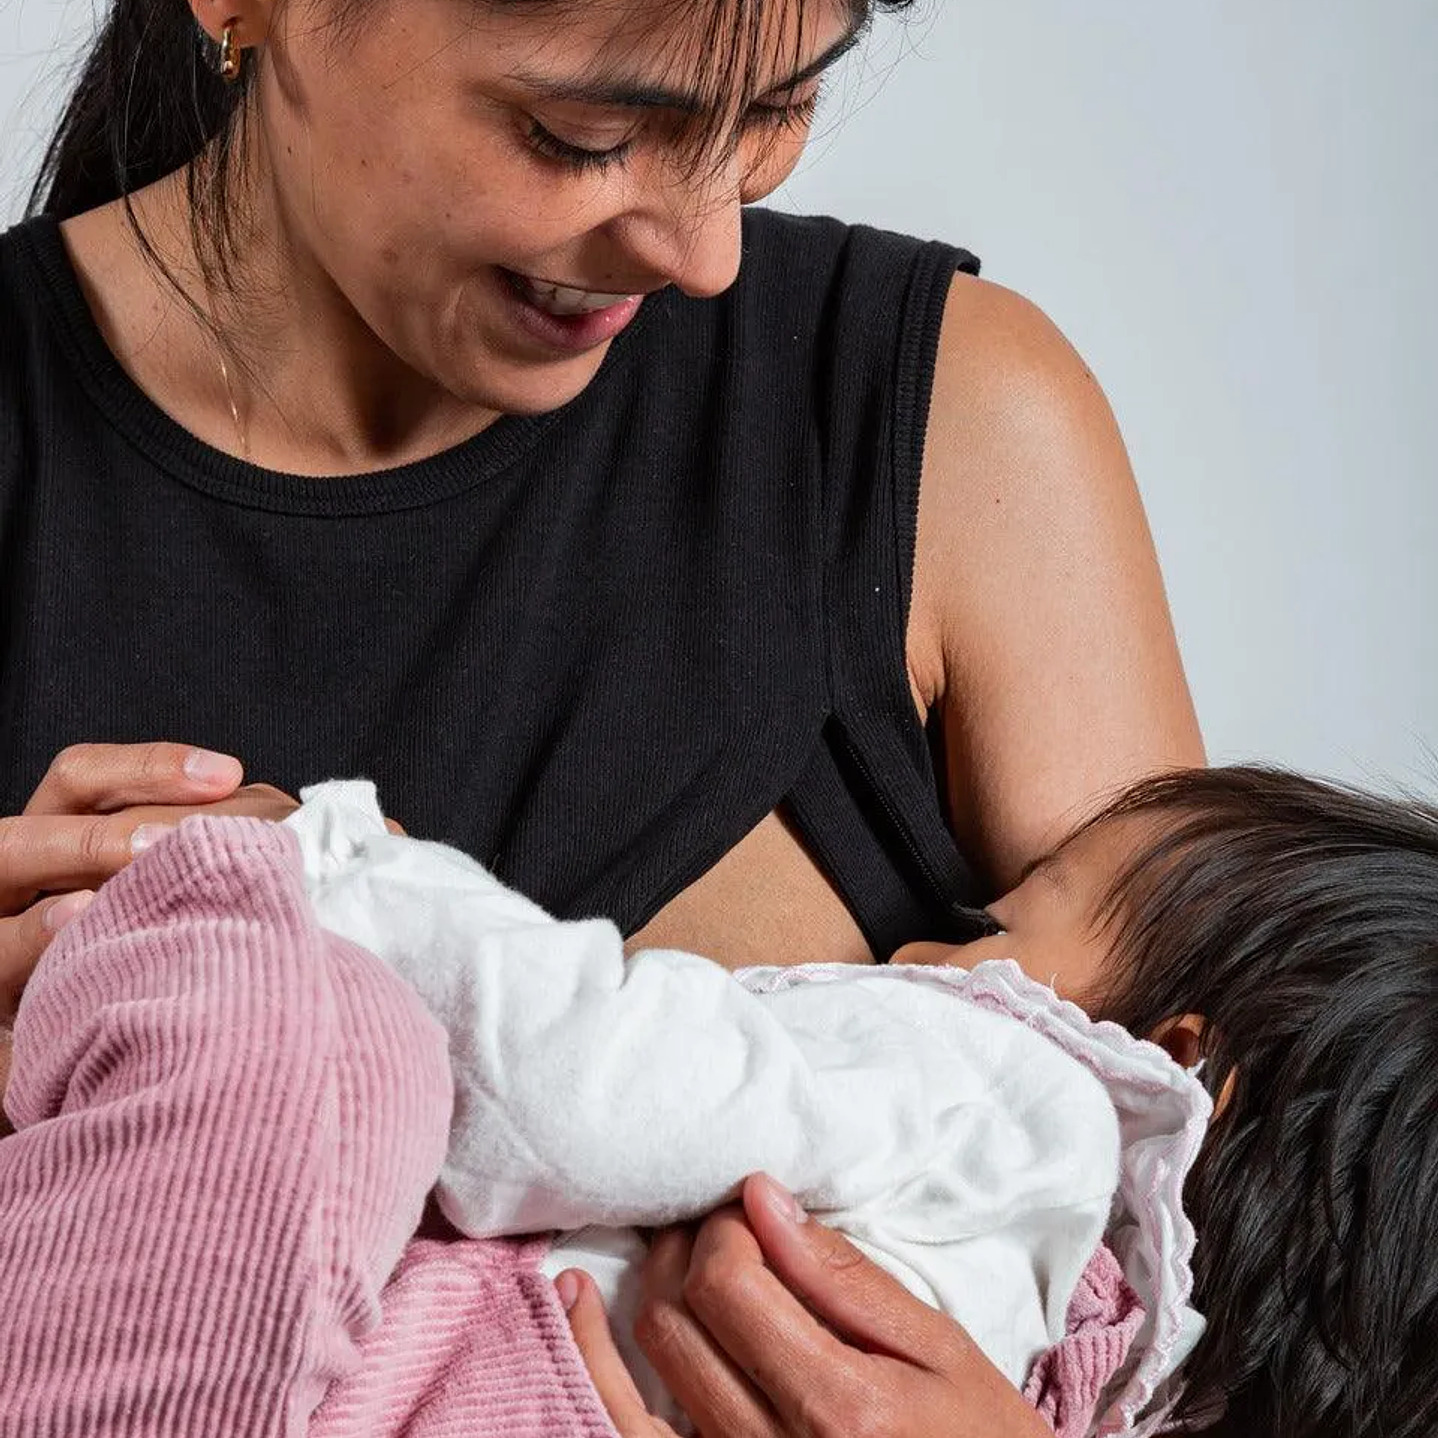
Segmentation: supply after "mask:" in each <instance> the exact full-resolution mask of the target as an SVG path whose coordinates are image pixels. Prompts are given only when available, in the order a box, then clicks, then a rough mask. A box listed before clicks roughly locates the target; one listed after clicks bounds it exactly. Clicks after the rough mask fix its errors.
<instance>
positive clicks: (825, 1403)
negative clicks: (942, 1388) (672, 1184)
mask: <svg viewBox="0 0 1438 1438" xmlns="http://www.w3.org/2000/svg"><path fill="white" fill-rule="evenodd" d="M814 1226H815V1227H818V1225H814ZM684 1302H685V1305H686V1308H687V1311H688V1312H689V1313H691V1314H692V1315H693V1317H694V1319H696V1320H698V1323H699V1324H700V1325H702V1328H701V1332H702V1334H703V1335H704V1336H705V1337H706V1338H708V1339H712V1341H713V1343H714V1344H715V1345H716V1346H717V1348H718V1350H719V1351H720V1353H721V1354H722V1355H723V1356H724V1357H725V1358H726V1359H727V1360H728V1361H729V1362H730V1363H731V1364H732V1366H733V1368H734V1369H736V1370H737V1371H738V1372H740V1373H742V1374H743V1375H744V1378H745V1380H746V1383H745V1388H746V1390H747V1394H746V1396H747V1397H748V1406H749V1407H750V1408H751V1409H752V1408H756V1407H758V1406H760V1405H762V1408H763V1410H764V1411H765V1412H766V1413H767V1414H769V1415H772V1416H771V1417H770V1418H769V1420H768V1422H769V1426H767V1427H765V1428H763V1429H759V1430H757V1431H759V1432H763V1433H766V1434H767V1433H771V1432H772V1433H778V1434H790V1433H804V1434H825V1435H827V1434H830V1433H833V1434H839V1433H843V1432H845V1431H847V1430H846V1427H845V1424H846V1421H847V1420H848V1418H849V1417H851V1416H852V1415H853V1414H854V1413H855V1411H856V1409H857V1407H858V1406H859V1405H861V1404H862V1402H863V1400H864V1388H865V1378H864V1375H862V1374H861V1373H860V1371H859V1365H858V1363H857V1362H856V1361H855V1360H857V1359H861V1358H862V1356H863V1355H862V1354H859V1353H857V1352H856V1351H855V1350H854V1349H852V1348H850V1347H849V1346H848V1345H847V1344H845V1343H843V1342H842V1341H840V1339H838V1338H837V1337H835V1335H834V1334H833V1333H832V1332H830V1331H829V1330H828V1329H827V1328H825V1327H824V1325H823V1324H822V1323H820V1322H819V1321H818V1320H817V1319H816V1318H815V1317H814V1315H813V1314H812V1313H810V1312H809V1310H808V1309H807V1308H805V1306H804V1305H803V1303H802V1302H801V1301H800V1300H799V1299H798V1298H796V1297H795V1296H794V1295H793V1294H792V1293H790V1292H789V1291H788V1289H786V1288H785V1286H784V1284H783V1283H782V1282H780V1280H779V1278H778V1277H777V1276H776V1275H775V1274H774V1273H773V1272H772V1271H771V1270H770V1269H769V1268H768V1267H767V1266H766V1264H765V1261H764V1255H763V1251H762V1249H761V1248H760V1246H759V1244H758V1243H757V1242H756V1241H755V1237H754V1234H753V1232H752V1231H751V1230H750V1227H749V1225H748V1223H747V1222H746V1221H745V1217H744V1214H743V1212H742V1211H741V1210H738V1209H726V1210H720V1211H719V1212H718V1213H717V1214H714V1215H713V1216H711V1217H710V1218H708V1219H706V1220H705V1222H704V1224H703V1225H702V1227H701V1228H700V1230H699V1233H698V1236H697V1237H696V1238H695V1240H694V1249H693V1252H692V1254H691V1255H690V1259H689V1267H688V1273H687V1275H686V1277H685V1280H684ZM686 1406H687V1405H686ZM743 1431H745V1432H746V1433H747V1431H748V1430H743Z"/></svg>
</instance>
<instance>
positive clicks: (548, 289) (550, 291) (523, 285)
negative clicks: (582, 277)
mask: <svg viewBox="0 0 1438 1438" xmlns="http://www.w3.org/2000/svg"><path fill="white" fill-rule="evenodd" d="M515 278H516V279H517V280H518V281H519V287H520V289H521V290H522V291H523V293H524V297H525V299H527V300H528V301H529V302H530V304H532V305H537V306H538V307H539V308H540V309H542V310H547V311H548V312H549V313H550V314H552V315H561V316H563V315H587V314H592V313H593V312H594V311H595V310H607V309H609V308H611V307H612V306H613V305H617V304H622V303H623V302H624V301H625V300H627V299H630V298H631V296H629V295H604V294H600V293H599V292H598V291H597V290H575V289H570V288H569V287H568V286H566V285H546V284H542V283H541V282H540V281H538V280H531V279H530V278H528V276H526V275H516V276H515Z"/></svg>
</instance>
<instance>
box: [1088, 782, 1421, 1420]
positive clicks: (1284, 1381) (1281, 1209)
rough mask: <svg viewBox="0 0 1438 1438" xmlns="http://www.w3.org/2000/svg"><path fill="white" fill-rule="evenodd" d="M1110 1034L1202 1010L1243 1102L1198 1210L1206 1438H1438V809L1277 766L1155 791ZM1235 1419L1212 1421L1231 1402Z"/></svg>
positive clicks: (1192, 1415)
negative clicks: (1115, 1027) (1118, 1027)
mask: <svg viewBox="0 0 1438 1438" xmlns="http://www.w3.org/2000/svg"><path fill="white" fill-rule="evenodd" d="M1118 817H1128V818H1131V819H1134V820H1136V821H1138V824H1139V829H1138V832H1139V833H1140V835H1144V834H1145V828H1144V821H1146V820H1149V819H1152V820H1156V821H1158V822H1157V823H1156V824H1155V825H1154V827H1153V829H1152V832H1151V833H1149V834H1148V835H1147V837H1143V838H1141V839H1140V845H1141V852H1140V853H1139V855H1138V857H1137V858H1136V859H1134V860H1133V861H1132V862H1130V863H1128V864H1127V865H1126V866H1125V868H1124V870H1123V872H1122V874H1121V875H1120V877H1119V879H1118V881H1117V883H1116V884H1115V885H1114V887H1113V889H1112V892H1111V893H1110V895H1109V896H1108V902H1107V904H1106V905H1105V906H1104V909H1103V911H1102V913H1101V914H1100V916H1099V922H1100V923H1102V924H1104V925H1105V926H1107V928H1108V931H1109V933H1110V934H1111V936H1112V939H1113V950H1112V955H1113V958H1112V968H1111V970H1110V980H1109V988H1108V990H1107V993H1106V995H1105V997H1104V999H1103V1001H1102V1002H1101V1003H1100V1004H1099V1005H1097V1012H1100V1013H1101V1014H1102V1015H1103V1016H1104V1017H1106V1018H1112V1019H1115V1020H1117V1021H1118V1022H1120V1023H1122V1024H1124V1026H1125V1027H1127V1028H1129V1029H1130V1030H1132V1031H1133V1032H1135V1033H1140V1034H1147V1033H1150V1032H1152V1031H1153V1030H1154V1029H1155V1028H1156V1027H1157V1026H1158V1025H1159V1024H1160V1023H1161V1022H1162V1021H1163V1020H1164V1019H1166V1018H1169V1017H1171V1016H1174V1015H1179V1014H1189V1013H1192V1014H1201V1015H1203V1016H1204V1017H1205V1018H1206V1019H1207V1021H1208V1022H1207V1025H1206V1027H1205V1029H1204V1035H1203V1039H1202V1042H1201V1052H1202V1057H1203V1069H1202V1078H1203V1081H1204V1083H1205V1085H1206V1086H1207V1088H1208V1090H1209V1092H1210V1093H1212V1094H1213V1095H1215V1096H1217V1095H1219V1094H1221V1093H1223V1091H1224V1090H1225V1088H1226V1087H1228V1086H1229V1085H1230V1083H1231V1092H1230V1093H1229V1095H1228V1100H1227V1103H1226V1105H1225V1106H1223V1107H1222V1111H1221V1113H1220V1114H1219V1116H1218V1117H1217V1118H1216V1119H1215V1121H1214V1124H1213V1126H1212V1127H1211V1129H1210V1132H1209V1136H1208V1139H1207V1141H1206V1143H1205V1146H1204V1149H1203V1151H1202V1153H1201V1155H1200V1158H1199V1161H1198V1163H1197V1165H1196V1166H1195V1169H1194V1172H1193V1173H1192V1175H1191V1176H1190V1178H1189V1181H1188V1184H1187V1188H1186V1193H1185V1199H1186V1204H1187V1207H1188V1210H1189V1213H1190V1215H1191V1216H1192V1218H1193V1221H1194V1225H1195V1228H1196V1229H1197V1232H1198V1246H1197V1251H1196V1254H1195V1263H1194V1284H1195V1297H1194V1302H1195V1305H1196V1306H1197V1307H1198V1308H1199V1310H1200V1311H1201V1312H1203V1313H1204V1315H1205V1316H1206V1318H1207V1320H1208V1329H1207V1332H1206V1333H1205V1335H1204V1337H1203V1339H1202V1340H1201V1341H1200V1343H1199V1345H1198V1347H1197V1349H1196V1350H1195V1351H1194V1353H1193V1355H1192V1357H1191V1358H1190V1359H1189V1361H1188V1363H1187V1364H1186V1366H1185V1374H1186V1378H1187V1383H1188V1386H1187V1388H1186V1394H1185V1398H1184V1399H1183V1401H1182V1404H1181V1406H1180V1408H1179V1409H1178V1410H1177V1411H1176V1414H1175V1417H1176V1418H1177V1419H1178V1420H1179V1421H1180V1424H1181V1425H1182V1426H1187V1427H1189V1428H1193V1429H1197V1428H1206V1429H1207V1431H1208V1432H1210V1433H1212V1434H1218V1435H1233V1438H1239V1435H1241V1438H1419V1435H1424V1438H1431V1435H1432V1434H1435V1433H1438V809H1435V808H1433V807H1430V806H1427V805H1425V804H1421V803H1418V802H1410V801H1406V800H1395V799H1387V798H1380V797H1378V796H1375V795H1371V794H1366V793H1361V792H1359V791H1356V790H1353V789H1349V788H1344V787H1340V786H1337V785H1333V784H1326V783H1320V782H1317V781H1315V780H1312V779H1306V778H1303V777H1301V776H1299V775H1296V774H1290V773H1284V772H1279V771H1275V770H1271V769H1265V768H1227V769H1211V770H1193V771H1185V772H1182V773H1176V774H1172V775H1167V776H1163V777H1160V778H1156V779H1152V780H1149V781H1146V782H1144V783H1142V784H1140V785H1138V786H1137V787H1135V788H1133V789H1132V790H1130V791H1128V792H1127V793H1125V794H1124V795H1123V796H1122V797H1121V798H1120V799H1118V800H1117V801H1116V802H1115V803H1113V804H1112V805H1110V806H1109V807H1108V808H1107V809H1106V810H1105V811H1104V812H1103V813H1102V814H1100V815H1099V816H1098V818H1097V819H1095V820H1094V821H1092V822H1094V823H1102V822H1106V821H1108V820H1110V819H1114V818H1118ZM1215 1399H1217V1400H1218V1401H1219V1402H1220V1403H1222V1404H1223V1405H1224V1412H1223V1415H1222V1416H1221V1417H1219V1418H1218V1419H1217V1420H1216V1422H1214V1421H1213V1420H1212V1412H1213V1411H1214V1409H1215V1406H1216V1405H1215V1403H1214V1400H1215Z"/></svg>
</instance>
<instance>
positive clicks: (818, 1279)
mask: <svg viewBox="0 0 1438 1438" xmlns="http://www.w3.org/2000/svg"><path fill="white" fill-rule="evenodd" d="M744 1215H745V1217H746V1218H747V1219H748V1220H749V1226H750V1228H751V1229H753V1231H754V1236H755V1238H757V1239H758V1240H759V1247H760V1248H761V1249H763V1251H764V1262H765V1264H766V1265H767V1267H768V1268H769V1269H770V1270H771V1271H772V1272H773V1274H774V1276H775V1277H776V1278H778V1279H779V1281H780V1282H781V1283H782V1284H783V1285H784V1286H785V1288H787V1289H788V1290H789V1291H790V1292H791V1293H792V1294H794V1296H795V1297H796V1298H798V1299H800V1300H801V1301H802V1302H803V1303H804V1304H805V1306H806V1307H807V1308H808V1309H809V1310H810V1311H811V1312H812V1313H813V1314H814V1315H815V1317H817V1318H819V1319H821V1320H822V1321H823V1322H824V1323H826V1324H827V1325H828V1326H829V1327H830V1328H832V1329H833V1330H834V1331H835V1332H836V1333H837V1334H838V1335H839V1336H840V1337H841V1338H844V1339H846V1340H848V1341H849V1342H850V1343H852V1344H854V1345H855V1346H856V1347H859V1348H864V1349H867V1350H869V1351H870V1352H879V1353H889V1354H893V1355H894V1356H895V1357H899V1358H904V1359H906V1360H908V1361H909V1362H911V1363H914V1364H917V1365H918V1366H919V1367H921V1368H931V1367H933V1366H934V1365H933V1363H932V1361H931V1360H933V1359H934V1358H937V1357H939V1356H940V1355H939V1354H938V1353H936V1352H934V1351H932V1350H933V1348H934V1344H935V1342H936V1339H937V1337H938V1334H939V1333H940V1332H942V1334H943V1337H944V1338H945V1339H948V1338H950V1337H951V1330H952V1325H951V1324H949V1322H948V1321H947V1320H946V1319H943V1317H942V1315H940V1314H937V1313H936V1312H935V1310H934V1309H932V1308H930V1307H929V1305H928V1304H926V1303H924V1302H923V1301H922V1300H921V1299H918V1298H915V1297H914V1295H913V1294H912V1293H910V1292H909V1291H908V1289H906V1288H905V1287H904V1286H903V1285H902V1284H901V1283H900V1282H899V1281H898V1280H897V1279H896V1278H893V1277H891V1276H890V1275H889V1274H887V1273H885V1272H884V1270H883V1269H882V1268H880V1267H879V1266H878V1264H876V1263H874V1262H873V1261H872V1260H871V1259H869V1258H868V1257H866V1256H865V1255H864V1254H863V1253H861V1252H860V1251H859V1250H858V1249H857V1248H855V1247H854V1245H853V1244H852V1243H850V1242H849V1240H848V1239H847V1238H845V1237H844V1235H843V1234H841V1233H836V1232H835V1231H834V1230H833V1229H832V1228H829V1227H827V1226H825V1225H824V1224H822V1223H816V1222H811V1221H809V1220H808V1217H807V1215H806V1214H805V1213H804V1210H803V1209H802V1208H801V1207H800V1205H799V1204H798V1202H797V1201H796V1200H795V1198H794V1196H793V1195H792V1194H791V1193H789V1191H788V1190H787V1189H785V1188H783V1187H782V1186H781V1185H780V1184H778V1183H776V1182H775V1181H774V1180H773V1179H772V1178H770V1177H769V1176H768V1175H767V1174H762V1173H759V1174H753V1175H751V1176H750V1177H749V1178H748V1179H746V1180H745V1183H744ZM936 1320H938V1321H937V1323H936ZM948 1346H949V1345H948V1343H947V1342H945V1343H944V1348H945V1349H947V1347H948ZM926 1360H930V1361H926Z"/></svg>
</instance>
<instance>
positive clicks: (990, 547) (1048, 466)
mask: <svg viewBox="0 0 1438 1438" xmlns="http://www.w3.org/2000/svg"><path fill="white" fill-rule="evenodd" d="M909 663H910V670H911V674H912V676H913V681H914V686H915V689H916V691H917V693H918V695H919V697H920V698H921V700H922V702H923V703H924V705H925V707H926V708H927V709H934V708H936V707H937V709H938V712H939V716H940V719H941V723H942V727H943V729H944V733H945V740H946V749H947V758H948V770H949V800H950V804H951V809H952V812H953V814H954V818H955V827H956V829H957V830H958V831H959V834H960V837H961V838H965V839H968V840H970V841H971V842H972V843H973V844H974V846H975V848H976V850H977V852H979V853H980V854H981V855H982V857H983V860H984V862H985V863H986V864H987V866H988V868H989V869H990V871H991V873H992V875H993V877H994V878H995V880H996V881H997V882H999V883H1001V884H1002V883H1005V882H1007V881H1008V880H1010V879H1011V878H1012V877H1013V875H1014V874H1015V873H1016V872H1017V870H1018V868H1019V867H1021V865H1022V864H1023V863H1024V862H1026V861H1027V860H1028V859H1029V858H1031V857H1033V855H1034V854H1035V853H1038V852H1041V851H1042V850H1043V849H1044V848H1045V847H1046V846H1047V845H1049V844H1051V843H1053V842H1054V841H1055V840H1056V839H1058V838H1059V837H1061V835H1062V833H1063V832H1064V831H1065V830H1066V828H1067V827H1068V826H1069V825H1070V824H1072V823H1073V822H1074V821H1075V820H1076V819H1077V818H1079V817H1081V816H1082V815H1083V814H1084V813H1086V812H1088V811H1090V810H1091V809H1092V808H1093V807H1094V806H1095V804H1096V802H1097V801H1098V800H1099V799H1100V798H1102V797H1103V796H1105V795H1106V794H1108V793H1111V792H1112V791H1113V790H1114V789H1116V788H1118V787H1119V786H1121V785H1122V784H1125V783H1127V782H1129V781H1130V780H1132V779H1133V778H1135V777H1137V776H1138V775H1140V774H1143V773H1147V772H1151V771H1153V770H1154V769H1158V768H1166V767H1171V766H1173V765H1176V764H1188V763H1199V762H1201V761H1202V745H1201V741H1200V739H1199V735H1198V728H1197V723H1196V720H1195V718H1194V714H1193V708H1192V703H1191V701H1190V699H1189V695H1188V689H1187V685H1186V683H1185V680H1184V676H1183V670H1182V666H1181V664H1180V662H1179V657H1178V649H1177V644H1176V641H1175V638H1174V633H1173V626H1172V622H1171V620H1170V617H1169V612H1168V605H1167V601H1166V598H1165V595H1164V590H1163V584H1162V580H1161V578H1160V575H1159V570H1158V562H1157V558H1156V555H1155V553H1154V547H1153V541H1152V538H1151V536H1150V533H1149V528H1148V522H1147V519H1146V517H1145V515H1144V511H1143V506H1142V503H1141V501H1140V499H1139V493H1138V488H1137V485H1136V483H1135V481H1134V476H1133V472H1132V469H1131V467H1130V465H1129V461H1128V456H1127V453H1126V451H1125V449H1124V444H1123V440H1122V438H1121V436H1120V434H1119V431H1118V426H1117V424H1116V423H1115V420H1114V417H1113V412H1112V410H1111V409H1110V407H1109V404H1108V401H1107V399H1106V398H1105V396H1104V393H1103V391H1102V389H1101V388H1100V386H1099V384H1098V382H1097V380H1096V379H1095V378H1094V376H1093V374H1092V372H1091V371H1090V370H1089V368H1088V366H1087V365H1086V364H1085V363H1084V361H1083V359H1082V358H1081V357H1080V356H1079V354H1078V353H1077V351H1076V350H1075V349H1074V347H1073V346H1072V345H1071V344H1070V343H1069V342H1068V340H1067V339H1066V338H1065V337H1064V336H1063V334H1062V333H1061V332H1060V331H1059V329H1058V327H1057V326H1056V325H1055V324H1054V323H1053V322H1052V321H1051V320H1050V319H1049V318H1048V317H1047V316H1046V315H1045V314H1044V313H1043V311H1042V310H1040V309H1039V308H1038V307H1037V306H1036V305H1034V304H1032V303H1031V302H1030V301H1028V300H1026V299H1024V298H1023V297H1022V296H1020V295H1018V294H1015V293H1014V292H1013V291H1011V290H1008V289H1005V288H1003V287H1002V286H1000V285H995V284H991V283H988V282H986V281H983V280H978V279H973V278H971V277H969V276H965V275H960V276H956V277H955V279H954V281H953V283H952V286H951V289H950V293H949V298H948V304H947V307H946V311H945V316H944V323H943V329H942V332H941V337H940V342H939V353H938V361H937V365H936V369H935V374H934V384H933V392H932V400H931V406H930V413H929V423H928V431H927V438H926V443H925V454H924V469H923V481H922V485H921V489H920V498H919V526H918V546H917V551H916V557H915V573H914V600H913V607H912V612H911V615H910V626H909Z"/></svg>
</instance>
